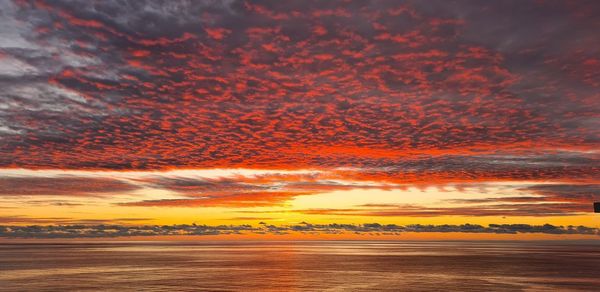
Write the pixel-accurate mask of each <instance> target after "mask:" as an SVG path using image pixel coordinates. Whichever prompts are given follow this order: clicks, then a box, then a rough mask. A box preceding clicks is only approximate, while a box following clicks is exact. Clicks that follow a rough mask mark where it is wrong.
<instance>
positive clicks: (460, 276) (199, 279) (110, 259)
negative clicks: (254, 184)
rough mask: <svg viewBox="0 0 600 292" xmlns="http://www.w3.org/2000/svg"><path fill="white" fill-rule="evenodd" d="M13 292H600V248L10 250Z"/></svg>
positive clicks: (220, 245)
mask: <svg viewBox="0 0 600 292" xmlns="http://www.w3.org/2000/svg"><path fill="white" fill-rule="evenodd" d="M0 290H5V291H72V290H76V291H81V290H88V291H98V290H103V291H124V290H130V291H379V290H381V291H429V290H438V291H442V290H461V291H473V290H478V291H490V290H491V291H519V290H522V291H557V290H563V291H564V290H586V291H600V244H597V243H596V244H593V243H577V244H574V243H570V244H566V243H548V242H546V243H539V242H536V243H515V242H510V243H507V242H504V243H502V242H364V241H363V242H349V241H344V242H339V241H337V242H236V243H232V242H199V243H195V242H194V243H188V242H185V243H184V242H151V243H148V242H141V243H140V242H127V243H79V244H77V243H70V244H27V245H24V244H18V245H17V244H6V243H5V244H0Z"/></svg>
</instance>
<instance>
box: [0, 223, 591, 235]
mask: <svg viewBox="0 0 600 292" xmlns="http://www.w3.org/2000/svg"><path fill="white" fill-rule="evenodd" d="M293 232H297V233H310V234H342V233H354V234H365V235H401V234H402V233H404V232H436V233H439V232H460V233H495V234H520V233H521V234H522V233H535V234H580V235H600V230H599V229H598V228H593V227H586V226H555V225H550V224H544V225H529V224H490V225H488V226H487V227H486V226H482V225H477V224H462V225H447V224H444V225H420V224H415V225H406V226H402V225H396V224H380V223H365V224H336V223H332V224H310V223H306V222H302V223H300V224H296V225H279V226H276V225H269V224H266V223H261V224H260V225H259V226H258V227H256V226H251V225H218V226H208V225H196V224H192V225H187V224H179V225H162V226H158V225H143V226H139V225H138V226H136V225H118V224H108V225H106V224H102V225H46V226H41V225H32V226H6V225H4V226H0V237H13V238H15V237H16V238H89V237H122V236H164V235H178V236H185V235H228V234H275V235H281V234H288V233H293Z"/></svg>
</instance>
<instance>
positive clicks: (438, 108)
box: [0, 0, 600, 216]
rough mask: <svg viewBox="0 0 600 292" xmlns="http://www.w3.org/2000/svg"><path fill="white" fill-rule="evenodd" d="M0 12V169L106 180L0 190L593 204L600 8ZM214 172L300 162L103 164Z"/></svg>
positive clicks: (255, 5)
mask: <svg viewBox="0 0 600 292" xmlns="http://www.w3.org/2000/svg"><path fill="white" fill-rule="evenodd" d="M0 6H1V7H2V11H1V12H0V21H1V22H2V23H3V27H2V28H0V86H1V88H2V92H0V100H1V103H0V167H1V168H4V169H20V168H25V169H33V170H47V169H63V170H84V171H98V173H99V174H98V177H96V178H90V177H78V176H77V175H74V176H73V175H72V176H67V177H64V176H61V177H51V178H49V177H44V176H41V175H38V176H36V177H34V178H32V177H26V178H24V177H21V176H18V175H11V176H6V177H1V178H0V196H2V197H9V196H12V197H14V196H24V195H35V194H38V193H40V192H43V191H42V190H41V189H42V188H43V187H44V186H45V185H47V184H48V181H49V180H55V182H56V183H57V184H58V186H59V187H58V188H56V189H55V192H56V193H55V195H59V196H106V195H109V194H111V193H127V192H131V191H135V190H139V189H141V188H144V187H145V188H154V189H161V190H167V191H170V192H174V193H177V194H178V195H179V196H180V197H179V198H164V199H160V198H159V199H157V198H154V199H150V200H146V199H144V200H137V201H130V202H125V201H122V202H118V205H120V206H131V207H136V206H174V205H175V206H182V205H183V206H189V207H198V206H209V207H210V206H227V207H245V206H246V207H248V206H280V205H282V204H284V203H285V202H287V201H288V200H290V199H292V198H295V197H297V196H304V195H312V194H321V193H326V192H328V191H332V190H345V189H361V188H362V189H366V190H368V189H402V188H408V187H421V188H426V187H427V186H440V187H441V186H444V185H452V186H454V187H456V186H458V187H460V185H465V184H466V185H473V184H489V183H510V182H522V181H527V182H528V183H529V184H528V185H526V186H522V185H515V186H514V187H513V189H514V190H515V191H518V192H524V191H527V192H529V193H528V194H522V196H521V198H520V199H518V201H515V200H517V199H512V201H506V200H508V199H506V198H504V199H502V200H497V199H496V198H488V199H481V198H478V199H472V200H469V199H460V200H462V201H460V203H462V204H470V205H469V207H457V208H452V209H447V208H444V209H439V208H434V209H431V208H429V207H423V206H420V207H415V206H412V207H408V206H403V205H389V206H380V207H377V208H373V206H371V207H369V206H356V209H352V210H342V209H339V210H338V209H336V207H335V206H332V208H331V209H310V210H309V209H307V210H297V211H298V212H305V213H311V214H315V213H323V214H325V213H329V214H337V215H340V216H344V215H346V214H354V215H356V214H363V215H365V216H388V215H389V216H419V215H423V214H425V215H426V216H430V215H431V214H435V215H456V214H458V215H467V216H480V215H481V216H492V215H494V216H496V215H498V216H502V215H511V214H512V215H520V216H552V215H560V216H562V215H569V214H578V213H584V212H589V210H587V209H586V208H587V207H586V206H587V205H586V204H589V202H590V201H592V200H598V199H600V184H599V181H600V153H599V152H598V149H600V90H599V89H600V88H599V87H600V76H599V73H598V72H600V38H599V37H598V33H597V32H598V29H600V19H599V18H598V17H597V16H598V15H600V4H599V3H598V2H597V1H494V2H485V1H427V2H423V1H165V2H161V1H128V2H123V1H99V2H94V3H90V2H88V1H42V0H38V1H26V0H15V1H9V0H1V2H0ZM213 168H219V169H238V168H239V169H257V170H260V169H263V170H264V169H270V170H275V171H283V170H289V171H304V172H302V174H296V175H290V174H276V173H275V174H270V175H267V176H260V175H257V176H231V177H221V178H218V179H214V178H212V179H207V178H198V177H185V176H184V177H173V176H163V177H161V176H160V175H156V176H154V177H151V176H144V177H143V178H140V179H136V180H132V179H129V178H128V179H123V178H122V177H116V178H115V177H114V176H109V175H103V174H102V171H123V172H127V171H132V172H136V171H138V172H139V171H155V170H160V171H167V170H176V169H213ZM309 170H310V171H312V172H310V171H309ZM20 180H21V181H20ZM22 180H30V181H28V182H27V185H32V187H31V188H27V187H23V186H22V185H23V184H22ZM83 180H88V181H89V182H90V184H89V185H88V184H86V183H85V182H84V181H83ZM90 188H93V190H92V189H90ZM519 194H521V193H519ZM477 200H479V201H477ZM457 202H458V201H455V203H457ZM473 204H474V205H473ZM504 204H510V205H511V206H506V205H504ZM556 204H559V205H556ZM373 209H375V210H373ZM528 210H533V211H532V212H531V213H527V212H528Z"/></svg>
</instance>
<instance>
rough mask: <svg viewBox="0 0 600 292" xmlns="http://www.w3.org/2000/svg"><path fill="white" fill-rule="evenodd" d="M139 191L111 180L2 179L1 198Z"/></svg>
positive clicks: (0, 184) (122, 182) (129, 185)
mask: <svg viewBox="0 0 600 292" xmlns="http://www.w3.org/2000/svg"><path fill="white" fill-rule="evenodd" d="M136 189H138V187H137V186H135V185H133V184H130V183H127V182H124V181H121V180H118V179H111V178H89V177H88V178H86V177H69V176H64V177H0V197H10V196H72V197H81V196H112V195H115V194H117V193H126V192H130V191H133V190H136Z"/></svg>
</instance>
